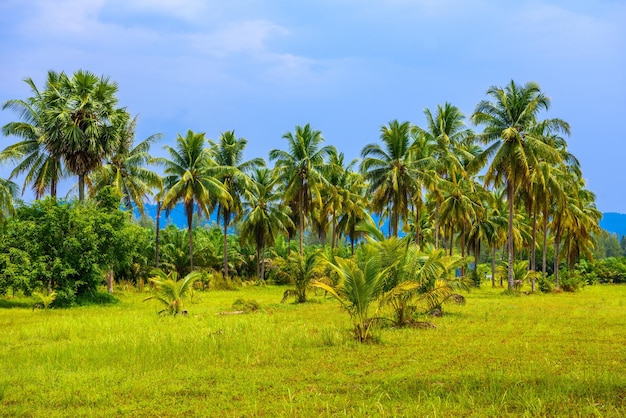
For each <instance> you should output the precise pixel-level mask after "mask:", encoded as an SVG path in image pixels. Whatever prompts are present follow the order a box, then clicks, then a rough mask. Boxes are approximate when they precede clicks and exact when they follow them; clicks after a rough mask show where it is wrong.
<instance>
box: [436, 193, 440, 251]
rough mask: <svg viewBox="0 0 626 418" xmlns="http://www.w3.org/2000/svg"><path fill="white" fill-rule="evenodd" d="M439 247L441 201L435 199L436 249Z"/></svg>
mask: <svg viewBox="0 0 626 418" xmlns="http://www.w3.org/2000/svg"><path fill="white" fill-rule="evenodd" d="M438 248H439V201H435V249H438Z"/></svg>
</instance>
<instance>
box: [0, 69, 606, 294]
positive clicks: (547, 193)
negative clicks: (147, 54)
mask: <svg viewBox="0 0 626 418" xmlns="http://www.w3.org/2000/svg"><path fill="white" fill-rule="evenodd" d="M25 82H26V83H27V84H28V85H29V87H30V89H31V93H32V94H31V97H28V98H26V99H15V100H9V101H7V102H5V103H4V105H3V109H7V110H11V111H13V112H15V113H16V114H17V116H18V117H19V120H18V121H15V122H11V123H8V124H6V125H5V126H3V127H2V131H3V133H4V135H6V136H10V137H13V138H17V142H15V143H13V144H11V145H9V146H7V147H6V148H5V149H4V150H3V151H2V152H1V153H0V162H2V163H7V164H12V166H13V170H12V172H11V174H10V176H9V178H8V179H2V180H0V207H1V212H2V217H3V232H2V233H3V234H4V235H5V237H7V236H9V235H10V234H13V235H12V236H14V237H15V239H16V240H22V241H24V240H25V239H26V237H28V236H30V235H28V234H27V233H26V232H23V231H21V230H20V229H19V228H18V227H17V226H16V225H18V224H19V223H20V222H25V221H26V220H33V219H35V218H36V217H37V216H43V215H42V214H43V213H48V212H47V211H51V212H54V211H61V212H62V211H68V213H67V214H65V215H63V216H66V217H67V218H68V219H69V217H71V216H74V215H72V214H70V213H69V212H71V211H72V210H83V211H86V209H79V208H86V207H92V208H93V210H91V209H90V210H91V212H89V213H87V212H85V213H84V214H82V215H77V216H78V218H81V217H85V216H86V217H91V218H92V219H95V218H96V217H98V216H101V215H98V213H100V214H101V213H109V216H113V215H111V214H113V213H115V210H118V209H116V208H115V206H116V205H118V206H119V205H121V206H122V207H125V208H127V209H131V208H137V210H138V211H139V212H140V213H143V211H144V204H145V202H147V201H153V202H156V204H157V208H158V210H157V212H158V213H157V218H156V225H154V226H152V225H151V226H150V227H149V228H143V229H144V230H145V229H148V230H149V231H151V232H148V233H147V234H144V233H143V232H139V230H138V229H136V228H135V229H133V228H130V229H128V227H127V224H128V223H129V222H130V220H129V219H130V216H126V217H125V218H124V215H120V216H122V218H124V219H125V220H124V221H122V220H119V219H116V220H112V219H109V220H107V221H106V222H105V221H103V220H100V221H98V222H97V223H96V224H99V225H103V224H106V225H109V226H110V228H111V229H110V230H109V231H108V232H106V231H97V232H95V231H94V230H93V227H94V225H95V224H94V225H92V227H88V226H87V225H86V226H85V227H86V228H87V229H88V230H89V231H90V232H93V233H94V234H95V235H94V238H93V239H94V241H98V239H100V240H101V241H102V243H101V244H100V247H99V248H100V249H99V250H98V249H97V248H98V246H97V245H96V247H94V248H96V249H95V250H94V254H96V253H101V254H104V255H103V256H102V257H100V256H98V257H100V258H101V259H98V260H96V261H93V262H92V263H91V264H90V265H93V266H99V267H98V268H99V269H100V270H103V271H108V272H109V273H110V275H112V274H113V271H114V270H117V271H118V272H119V271H122V270H126V272H127V273H128V271H130V270H132V269H133V268H134V269H135V271H139V270H141V269H142V268H143V269H144V270H145V269H146V268H148V266H153V265H154V266H157V267H161V268H166V269H170V270H177V271H178V272H179V273H180V274H186V273H189V272H191V271H194V270H196V269H197V268H201V269H202V268H208V267H210V268H211V269H213V270H214V271H219V272H220V273H221V275H222V276H223V278H224V279H225V280H226V281H228V280H229V277H230V276H231V270H232V269H235V273H236V274H237V275H241V272H242V270H243V267H242V266H241V263H239V261H241V260H242V259H246V260H254V267H253V268H249V267H248V268H247V271H248V272H249V273H248V274H249V275H250V276H254V277H256V278H258V279H261V280H264V279H265V278H266V274H267V270H268V269H270V270H271V272H270V273H271V274H272V275H274V276H275V278H276V280H280V275H281V271H282V272H283V273H284V272H291V273H293V272H294V271H296V270H297V269H296V270H294V269H295V267H294V266H295V265H296V264H297V262H296V261H297V260H296V261H293V262H292V263H291V264H289V265H288V263H286V262H285V263H286V264H283V265H281V262H280V260H278V258H277V254H279V253H280V252H281V251H283V250H284V249H287V252H288V253H289V251H290V249H291V248H292V240H294V242H297V243H296V244H295V248H293V252H294V253H296V257H299V260H300V261H302V260H306V256H307V244H309V246H310V245H311V244H312V243H317V244H318V246H321V247H323V248H324V249H325V250H326V253H329V254H331V255H332V254H339V253H341V254H342V255H343V256H344V257H345V258H350V257H351V256H354V255H355V248H356V249H358V248H359V245H362V244H361V243H363V242H365V239H368V240H370V241H371V240H372V239H373V238H372V237H374V236H377V232H376V231H379V232H380V230H379V229H380V227H381V225H382V223H381V224H376V223H375V222H374V220H373V219H372V216H371V215H376V218H377V219H382V220H386V221H387V230H386V231H384V235H386V238H387V239H396V240H397V239H400V237H403V238H402V240H403V242H407V243H410V244H411V245H414V246H415V247H416V248H419V249H421V250H422V253H424V254H431V255H432V254H434V253H437V254H439V257H441V256H442V254H443V252H445V254H446V256H447V257H459V260H463V262H461V263H459V266H458V270H459V274H460V276H461V277H472V278H474V280H475V281H479V280H480V277H478V276H479V262H480V261H482V262H485V261H490V262H491V266H490V271H491V280H492V283H493V284H494V285H495V282H496V276H497V275H498V272H499V271H501V270H502V269H505V271H506V273H505V274H504V277H506V281H507V288H508V289H509V290H511V291H513V290H514V289H515V288H516V280H518V279H517V277H519V276H520V274H522V273H520V272H518V271H517V270H519V271H521V272H525V273H524V274H526V273H531V274H530V275H527V276H524V277H529V278H531V277H532V286H533V289H532V290H533V291H534V290H535V279H536V278H543V279H545V278H546V277H547V276H548V275H549V274H551V275H552V276H551V277H552V279H551V280H553V281H554V285H555V286H557V287H559V268H560V267H561V266H564V267H565V268H566V269H567V271H572V270H573V269H574V267H575V266H576V264H577V263H579V262H580V260H592V259H593V252H594V249H595V248H596V246H597V243H598V241H597V237H598V236H599V235H600V232H601V229H600V227H599V224H598V222H599V220H600V218H601V213H600V211H599V210H598V209H597V208H596V205H595V196H594V194H593V193H592V192H591V191H590V190H588V189H587V187H586V183H585V180H584V178H583V175H582V168H581V166H580V163H579V161H578V160H577V158H576V157H575V156H574V155H573V154H571V153H570V152H569V150H568V147H567V141H566V139H565V137H566V136H567V135H569V134H570V126H569V124H568V123H567V122H566V121H564V120H561V119H558V118H544V116H545V115H546V114H547V112H548V111H549V109H550V99H549V98H548V97H547V96H546V95H545V94H544V93H543V92H542V90H541V89H540V87H539V85H538V84H537V83H534V82H528V83H526V84H518V83H516V82H514V81H511V82H510V83H508V84H507V85H505V86H493V87H490V88H489V89H488V90H487V92H486V98H485V99H484V100H481V101H480V102H479V103H478V104H477V105H476V108H475V110H474V112H473V113H472V114H471V115H470V117H469V121H470V122H471V123H472V125H473V126H475V127H477V128H481V129H482V131H475V130H474V129H472V128H470V127H469V126H468V125H467V124H466V122H465V120H466V119H465V115H463V113H462V112H461V111H460V110H459V109H458V108H457V107H456V106H454V105H452V104H450V103H445V104H443V105H438V106H437V107H436V108H435V109H425V110H424V116H425V120H426V122H425V124H423V125H421V126H418V125H416V124H413V123H411V122H409V121H398V120H393V121H390V122H389V123H387V124H385V125H383V126H382V127H381V128H380V138H379V141H377V142H375V143H371V144H368V145H366V146H365V147H364V148H363V149H362V151H361V154H360V156H359V157H360V158H355V159H353V160H348V159H347V158H346V156H345V155H344V154H343V153H341V152H338V150H337V149H336V148H335V147H334V146H332V145H326V144H325V141H324V138H323V135H322V132H320V131H319V130H315V129H314V128H313V127H311V126H310V125H309V124H306V125H304V126H296V127H295V129H294V130H293V131H290V132H287V133H285V134H284V135H283V139H284V140H285V147H284V148H283V149H273V150H270V151H269V154H268V157H269V158H268V161H266V160H264V159H262V158H256V159H252V160H248V161H246V160H244V151H245V147H246V145H247V141H246V139H244V138H238V137H237V136H236V135H235V131H227V132H223V133H221V134H220V136H219V138H218V139H217V141H212V140H209V139H207V138H206V137H205V134H204V133H198V132H193V131H191V130H189V131H188V132H186V133H185V134H184V135H181V134H178V136H177V137H176V138H175V142H174V144H173V145H172V146H169V145H166V146H165V147H164V148H165V150H166V152H167V156H166V157H161V158H154V157H152V156H151V155H150V148H151V146H152V145H153V144H154V143H155V142H157V141H158V140H159V139H160V138H161V135H159V134H156V135H152V136H150V137H149V138H146V139H144V140H142V141H140V142H136V139H135V127H136V123H137V119H136V118H133V117H131V115H130V114H129V113H128V112H127V110H126V109H125V108H123V107H121V106H120V105H119V103H118V99H117V93H118V87H117V84H116V83H115V82H113V81H111V80H110V79H108V78H107V77H98V76H96V75H95V74H93V73H90V72H88V71H83V70H79V71H77V72H75V73H74V74H72V75H71V76H70V75H68V74H65V73H63V72H61V73H57V72H54V71H49V72H48V75H47V79H46V82H45V86H44V87H43V88H42V89H40V88H38V87H37V86H36V85H35V83H34V82H33V81H32V80H31V79H29V78H27V79H25ZM268 162H269V163H271V164H273V168H269V167H268ZM159 173H162V174H159ZM69 176H76V177H77V180H78V181H77V194H78V200H77V201H74V200H72V199H70V200H69V202H68V201H67V200H65V201H61V200H60V199H58V198H57V185H58V183H59V181H60V180H62V179H64V178H67V177H69ZM19 177H23V179H24V182H23V185H22V193H23V192H24V191H25V189H26V188H29V187H30V188H31V189H32V191H33V193H34V195H35V198H36V201H35V202H34V203H32V204H31V205H23V206H19V205H18V206H19V207H18V208H16V207H15V205H14V201H15V200H16V199H17V198H18V195H19V192H20V190H19V189H20V187H19V186H18V185H17V184H16V183H14V180H15V179H16V178H19ZM111 199H113V202H117V203H114V204H113V205H112V204H111ZM116 199H117V200H116ZM89 202H91V203H89ZM102 202H105V203H102ZM106 202H108V203H106ZM178 204H182V206H183V207H184V210H185V214H186V218H187V231H179V230H176V231H174V229H176V228H171V227H168V228H165V229H163V230H162V227H161V225H160V224H159V223H160V220H161V217H162V214H163V212H165V213H167V211H169V210H172V209H173V208H174V207H175V206H176V205H178ZM90 205H91V206H90ZM103 207H104V208H107V209H106V210H104V209H102V208H103ZM103 210H104V212H103ZM107 211H108V212H107ZM34 212H37V213H38V215H37V216H35V214H33V213H34ZM213 212H216V213H217V215H218V221H219V223H220V225H221V231H215V230H214V229H213V228H208V229H207V228H198V227H196V228H194V217H196V216H200V217H202V216H205V215H207V214H210V213H213ZM48 215H50V214H48ZM48 215H46V216H48ZM70 215H71V216H70ZM50 216H52V215H50ZM59 216H61V215H59ZM116 216H117V215H116ZM44 217H45V216H44ZM65 222H66V221H59V220H56V221H53V222H52V224H53V225H55V224H56V225H57V226H60V225H64V224H65ZM135 226H136V227H137V224H136V223H135ZM31 227H33V228H38V227H37V226H33V225H31ZM90 228H92V229H90ZM125 228H126V229H125ZM232 228H234V231H235V232H234V233H233V234H229V232H228V231H229V230H230V229H232ZM139 229H141V228H139ZM122 230H123V231H124V232H123V235H124V236H125V237H126V238H125V239H126V242H129V243H134V244H132V245H135V246H136V247H137V248H135V249H134V250H133V251H134V252H135V253H137V254H138V253H141V254H142V255H141V257H139V256H137V257H135V259H134V260H133V259H132V258H133V257H119V256H116V255H115V254H113V253H110V252H109V253H107V251H105V250H104V248H105V247H107V246H111V245H112V246H116V249H117V250H118V251H119V250H120V249H123V248H125V247H124V246H122V245H121V244H119V243H120V242H122V241H123V239H121V238H120V237H116V233H117V232H115V231H122ZM218 232H219V233H218ZM50 233H51V234H52V235H54V236H56V237H58V236H61V235H62V234H60V233H59V234H56V235H55V233H54V232H50ZM107 234H108V235H107ZM129 234H130V235H132V234H135V235H136V236H144V235H145V237H146V240H148V241H150V242H152V243H153V244H149V243H144V244H142V245H143V247H144V248H143V249H142V250H139V246H141V245H140V243H139V242H138V240H137V239H129V238H128V236H129ZM142 234H143V235H142ZM87 235H89V234H87ZM96 236H97V237H99V238H96ZM107 236H108V237H109V238H107V239H110V241H106V240H105V239H104V238H102V237H105V238H106V237H107ZM148 236H149V238H148ZM215 237H218V238H219V239H220V240H221V248H220V249H217V248H216V245H215V244H216V243H215V241H216V238H215ZM18 238H19V239H18ZM383 238H385V237H383ZM32 239H36V238H35V236H34V235H32ZM116 240H117V241H116ZM182 240H185V241H186V244H185V245H186V247H187V250H186V251H185V253H186V255H183V254H178V258H177V259H176V257H174V256H173V255H172V254H171V253H173V252H174V250H173V249H172V247H178V249H180V246H181V245H182V243H181V241H182ZM198 240H200V241H199V242H196V241H198ZM163 241H164V242H165V243H166V244H167V245H168V246H169V247H168V248H164V246H163V245H160V244H162V242H163ZM7 242H9V240H5V243H7ZM15 242H17V241H15ZM116 242H117V243H118V244H115V243H116ZM207 242H210V243H211V245H208V244H207ZM25 245H26V244H24V243H22V244H19V245H18V244H17V243H16V244H15V246H14V247H10V246H8V244H5V245H3V248H2V249H1V250H2V254H3V260H4V261H3V263H4V264H3V265H2V266H3V268H4V272H3V273H2V274H3V275H4V276H5V277H6V276H7V274H8V273H7V271H10V272H11V273H10V274H13V275H14V276H15V277H17V276H19V275H20V272H19V271H12V270H11V268H15V266H16V263H15V262H12V263H11V262H8V261H7V260H9V261H10V260H11V257H14V258H13V259H15V257H17V256H16V255H15V254H10V253H11V251H12V248H13V252H14V253H15V249H16V248H26V247H25ZM55 245H56V244H55ZM55 245H52V246H51V247H50V248H51V249H52V248H54V250H55V251H57V252H58V250H59V248H57V247H55ZM198 245H200V248H198ZM146 246H150V249H149V251H148V250H147V249H146ZM281 246H282V249H281ZM79 247H80V246H79ZM209 247H210V248H211V250H209V249H208V248H209ZM235 247H236V251H233V248H235ZM20 251H23V252H24V254H28V251H30V250H24V249H22V250H20ZM32 251H35V250H32ZM37 251H39V252H40V253H42V254H43V252H42V251H43V250H41V249H40V250H37ZM73 251H77V250H76V249H75V250H73ZM133 251H131V250H130V249H129V248H126V252H127V254H131V253H132V252H133ZM368 251H369V250H368ZM148 252H151V254H148ZM168 252H170V253H168ZM105 253H106V254H105ZM179 253H180V251H179ZM24 254H22V256H24ZM68 254H70V255H71V257H74V258H79V259H84V258H85V257H87V256H86V255H85V253H80V251H78V252H71V251H69V250H68V253H67V254H66V255H68ZM218 254H219V255H220V257H219V259H220V261H219V264H220V265H217V263H216V259H217V258H218ZM268 254H269V256H268ZM500 254H503V255H504V256H505V257H499V255H500ZM57 256H58V257H61V255H58V254H57ZM64 256H65V255H64ZM164 256H165V258H164ZM396 256H398V257H400V256H399V255H398V254H396ZM50 257H51V256H50V254H47V253H46V254H45V257H44V259H45V260H44V261H45V262H46V263H49V262H50V261H49V259H50ZM94 257H95V256H94ZM357 257H358V255H357ZM96 258H97V257H96ZM268 258H269V259H268ZM175 259H176V260H175ZM182 259H184V260H185V261H184V264H186V265H185V266H182V265H181V262H180V260H182ZM282 259H283V260H288V259H289V254H285V257H283V258H282ZM42 260H43V259H42ZM94 260H95V259H94ZM44 261H41V262H44ZM448 261H450V260H448ZM549 261H550V263H549ZM0 263H2V261H0ZM123 263H126V264H125V265H124V266H122V265H121V264H123ZM187 263H188V264H187ZM198 263H200V264H198ZM238 263H239V264H238ZM246 263H247V264H248V265H249V264H250V263H248V262H244V263H243V264H246ZM520 263H522V264H523V268H521V269H520V268H519V265H520ZM44 264H45V263H44ZM87 264H89V263H87ZM312 264H316V263H315V262H312ZM453 264H454V263H453ZM549 264H550V265H549ZM45 265H48V264H45ZM516 265H517V266H518V267H517V270H516ZM9 266H12V267H11V268H8V267H9ZM133 266H135V267H133ZM137 266H139V267H137ZM341 266H343V267H342V268H348V267H349V266H348V265H346V264H341ZM312 267H313V266H311V268H312ZM388 267H389V266H388ZM40 270H42V268H39V270H37V269H35V270H34V271H40ZM43 270H45V269H43ZM70 270H72V271H71V272H68V271H66V272H65V273H64V274H65V275H66V276H67V275H70V276H72V277H81V278H82V279H80V280H86V281H88V282H89V280H91V279H87V277H92V276H93V274H95V273H93V272H84V271H82V270H80V271H79V270H77V269H76V268H71V269H70ZM344 270H345V269H344ZM470 270H471V271H470ZM340 271H343V270H340ZM442 271H446V274H452V275H453V276H454V275H455V273H454V272H452V273H451V271H450V269H443V268H442ZM344 273H345V272H344ZM33 274H34V275H35V276H37V277H39V278H40V279H41V278H43V277H44V275H43V273H41V272H40V273H33ZM293 274H295V273H293ZM293 274H292V276H293ZM61 276H63V274H61ZM12 277H13V276H12ZM55 277H60V276H59V275H58V274H56V273H55ZM93 277H95V276H93ZM309 277H317V276H315V275H313V276H311V275H309ZM110 280H111V281H112V278H111V279H110ZM50 283H51V282H50V280H48V282H47V284H46V280H43V279H41V280H40V283H39V284H40V285H41V286H50ZM90 283H91V282H90ZM307 283H308V282H307ZM396 284H398V283H396ZM0 290H2V289H0ZM77 291H78V292H80V288H78V289H77Z"/></svg>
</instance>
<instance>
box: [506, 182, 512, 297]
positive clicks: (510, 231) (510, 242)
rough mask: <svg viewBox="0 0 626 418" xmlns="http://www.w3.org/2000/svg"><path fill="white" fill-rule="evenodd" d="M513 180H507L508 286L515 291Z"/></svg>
mask: <svg viewBox="0 0 626 418" xmlns="http://www.w3.org/2000/svg"><path fill="white" fill-rule="evenodd" d="M513 192H514V190H513V182H511V181H510V180H509V181H507V187H506V198H507V199H508V203H509V236H508V242H507V244H508V250H509V266H508V277H507V281H508V286H509V291H511V292H512V291H513V289H514V282H513V256H514V253H513V251H514V248H513Z"/></svg>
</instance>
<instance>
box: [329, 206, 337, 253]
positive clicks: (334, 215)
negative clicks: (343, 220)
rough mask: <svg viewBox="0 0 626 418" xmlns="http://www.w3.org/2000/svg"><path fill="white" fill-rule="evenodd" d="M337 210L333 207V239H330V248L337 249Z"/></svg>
mask: <svg viewBox="0 0 626 418" xmlns="http://www.w3.org/2000/svg"><path fill="white" fill-rule="evenodd" d="M336 225H337V211H336V210H335V209H333V225H332V228H331V234H332V236H331V239H330V249H331V250H334V249H335V244H336V239H337V236H336V235H337V226H336Z"/></svg>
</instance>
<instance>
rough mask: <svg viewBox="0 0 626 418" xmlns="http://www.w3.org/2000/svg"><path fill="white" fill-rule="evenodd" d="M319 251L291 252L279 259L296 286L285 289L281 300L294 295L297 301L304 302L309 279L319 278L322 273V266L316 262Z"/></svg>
mask: <svg viewBox="0 0 626 418" xmlns="http://www.w3.org/2000/svg"><path fill="white" fill-rule="evenodd" d="M318 256H319V251H317V250H313V251H307V252H306V253H305V254H304V255H300V254H299V253H296V252H293V253H291V254H290V255H289V256H288V257H287V259H286V260H285V259H279V260H278V261H279V263H280V265H281V267H282V268H283V269H284V271H285V272H286V274H288V275H289V277H290V278H291V281H292V283H293V284H294V285H295V286H296V289H295V290H294V291H289V290H288V291H286V292H285V294H284V295H283V299H282V302H284V301H285V300H286V299H287V298H289V297H292V296H295V298H296V302H297V303H304V302H306V289H307V288H308V287H309V284H310V283H311V280H313V279H316V278H319V277H321V276H322V275H323V273H324V266H323V264H322V263H319V262H318Z"/></svg>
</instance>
